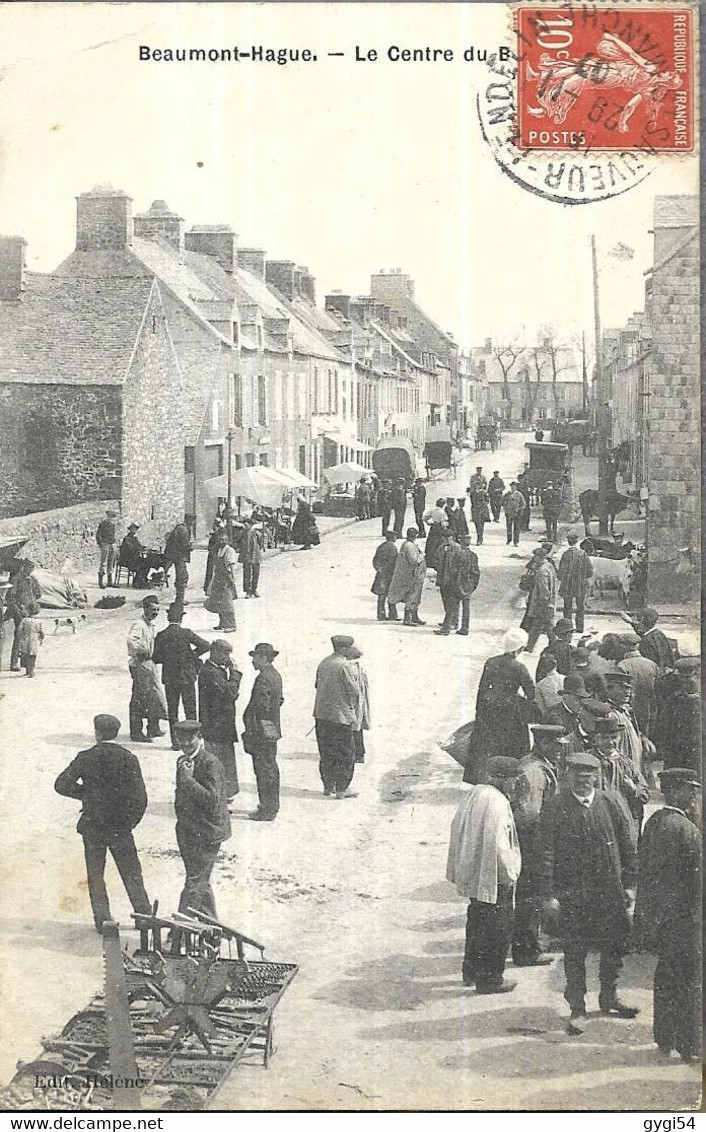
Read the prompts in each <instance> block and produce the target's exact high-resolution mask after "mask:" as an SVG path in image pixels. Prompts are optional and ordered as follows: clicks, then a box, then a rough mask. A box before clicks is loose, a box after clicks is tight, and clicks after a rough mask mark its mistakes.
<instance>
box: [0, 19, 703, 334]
mask: <svg viewBox="0 0 706 1132" xmlns="http://www.w3.org/2000/svg"><path fill="white" fill-rule="evenodd" d="M507 19H508V12H507V9H506V8H505V7H504V5H496V4H489V3H479V4H467V5H455V4H441V5H435V4H424V5H422V4H407V5H405V4H390V5H386V4H385V5H383V4H380V5H378V4H354V3H342V4H332V5H323V4H310V5H306V4H286V5H276V4H265V5H259V6H255V5H245V4H242V5H241V4H237V5H229V4H213V5H207V4H200V5H196V4H193V5H190V4H164V5H159V4H129V5H109V4H61V3H50V4H36V5H27V4H3V5H1V6H0V69H1V73H2V81H1V82H0V120H1V121H2V123H3V128H2V136H1V138H0V231H2V232H3V233H4V234H16V233H19V234H22V235H24V236H25V238H26V239H27V240H28V243H29V248H28V263H29V266H30V267H33V268H34V269H38V270H49V269H51V268H52V267H53V266H55V265H56V264H57V263H58V262H59V261H60V260H61V259H62V258H63V257H64V256H65V255H67V254H68V253H69V252H70V250H71V248H72V247H73V241H74V224H75V202H74V197H75V196H76V195H77V194H78V193H81V192H84V191H86V190H87V189H90V188H92V187H93V186H94V185H95V184H96V183H105V182H110V183H111V184H113V185H114V186H115V187H117V188H121V189H123V190H125V191H126V192H128V193H129V194H130V195H131V196H132V197H133V202H134V203H133V208H134V210H135V211H142V210H144V209H145V208H147V207H148V206H149V205H150V203H151V201H152V200H153V199H154V198H156V197H161V198H164V199H165V200H166V201H167V202H168V204H169V205H170V207H171V208H172V209H174V210H176V211H178V212H179V213H180V214H181V215H182V216H183V217H185V219H186V221H187V224H193V223H218V222H227V223H230V224H231V225H232V226H233V228H234V229H235V230H236V232H238V233H239V237H240V243H241V245H242V246H250V247H252V246H256V247H264V248H265V249H266V251H267V253H268V256H269V257H270V258H272V259H292V260H295V261H296V262H297V263H304V264H307V265H308V267H309V268H310V270H311V271H312V273H313V274H314V276H315V277H316V281H317V295H318V298H319V301H320V302H321V303H323V298H324V295H325V294H326V292H327V291H330V290H333V289H338V290H342V291H346V292H351V293H354V294H357V293H365V292H366V291H368V289H369V277H370V275H371V274H372V273H374V272H377V271H378V270H380V268H385V269H387V268H391V267H399V268H401V269H402V270H403V271H404V272H406V273H408V274H410V275H412V276H413V277H414V278H415V280H416V295H417V299H418V300H419V301H420V303H421V304H422V305H423V306H424V307H425V309H426V310H427V311H428V313H429V314H431V315H432V316H433V317H434V318H435V319H436V320H437V321H438V322H439V323H440V324H441V325H442V326H443V327H444V328H446V329H448V330H450V331H451V332H452V333H453V334H454V335H455V337H456V339H457V341H459V343H460V344H461V345H462V346H469V345H474V344H479V343H481V342H482V341H483V339H484V338H486V337H496V338H501V337H503V336H506V335H507V334H509V333H510V332H511V331H512V330H513V329H514V328H516V327H518V326H520V325H524V326H526V327H527V328H528V331H529V333H532V332H533V331H534V330H535V329H536V328H538V327H540V326H542V325H545V324H548V323H551V324H553V325H555V326H557V327H559V328H560V329H561V330H562V331H564V332H566V333H568V332H569V331H570V330H575V329H578V328H585V329H586V331H587V332H589V333H590V332H591V331H592V317H593V316H592V305H591V304H592V298H591V270H590V254H589V236H590V233H591V232H595V233H596V234H597V237H598V240H599V248H601V249H602V250H603V251H607V249H608V248H610V247H611V246H612V245H613V244H615V243H616V242H617V241H618V240H620V241H622V242H624V243H626V244H628V245H630V246H632V247H633V248H635V249H636V255H635V257H634V258H633V259H632V260H631V261H629V262H627V263H617V262H616V261H608V262H607V263H606V264H605V265H604V272H603V278H602V308H603V323H604V325H605V326H615V325H621V324H622V323H623V322H624V321H625V319H626V318H627V316H628V315H629V314H630V313H631V312H632V311H633V310H634V309H639V308H640V307H641V305H642V288H643V272H644V271H645V269H646V268H647V267H649V265H650V262H651V238H650V237H649V235H648V229H649V228H650V227H651V214H652V202H653V198H654V196H655V195H656V194H661V193H678V192H695V191H696V185H697V184H698V181H697V178H698V166H697V162H696V159H695V158H684V157H679V158H676V157H664V158H661V159H660V168H659V170H658V171H656V172H655V173H653V174H652V176H650V177H649V178H648V179H647V180H646V181H645V182H644V183H643V184H642V185H640V186H638V187H636V188H635V189H634V190H631V191H630V192H628V193H626V194H624V195H623V196H621V197H618V198H616V199H615V200H613V201H608V202H601V203H599V204H594V205H584V206H581V207H572V208H567V207H563V206H561V205H558V204H555V203H552V202H548V201H543V200H540V199H538V198H537V197H535V196H533V195H531V194H530V193H528V192H525V191H523V190H522V189H520V188H519V187H517V186H516V185H514V184H513V183H512V182H510V181H509V179H508V178H507V177H506V176H505V175H504V174H503V173H501V171H500V170H499V169H498V167H497V166H496V164H495V162H494V160H493V158H492V157H491V155H490V153H489V151H488V149H487V147H486V146H485V144H484V142H483V140H482V138H481V135H480V131H479V128H478V123H477V119H476V112H475V96H476V91H477V88H478V86H482V85H483V83H484V81H485V78H486V71H485V67H484V64H467V63H463V62H461V61H458V62H454V63H447V64H436V65H433V64H402V63H398V64H393V63H390V62H387V61H382V62H379V63H377V64H365V63H355V62H353V60H352V54H353V51H354V48H355V45H356V44H360V45H361V47H364V48H366V49H367V48H368V47H377V48H378V49H379V50H380V54H381V55H384V51H385V49H386V48H387V46H388V45H389V44H391V43H397V44H399V45H401V46H408V47H418V46H425V45H427V44H429V45H431V46H439V47H453V48H454V49H455V50H456V53H457V54H458V55H460V54H461V53H462V51H463V49H464V48H465V47H467V46H470V45H471V44H475V45H476V47H481V48H483V47H487V48H489V49H492V48H494V47H495V46H496V45H497V44H498V43H501V42H509V40H508V39H507V32H506V27H507ZM140 43H145V44H150V45H151V46H152V47H167V46H172V47H176V46H186V47H209V46H216V47H230V46H232V45H234V44H236V43H237V44H238V45H239V46H240V47H241V48H245V49H247V48H248V47H249V46H250V45H251V44H252V43H261V44H263V45H266V46H267V45H269V46H273V47H279V46H282V47H284V46H291V47H295V46H300V47H305V46H309V47H312V48H314V49H315V50H316V51H317V53H318V55H319V60H320V61H319V62H318V63H315V64H305V65H298V66H294V65H289V66H286V67H278V66H276V65H273V64H264V63H261V64H247V63H241V64H235V63H230V64H229V63H219V64H203V63H192V64H187V63H179V64H176V63H175V64H166V63H139V62H138V59H137V55H138V53H137V47H138V45H139V44H140ZM327 51H345V52H346V56H347V57H346V58H345V59H327V58H324V56H325V54H326V52H327ZM199 163H202V164H199Z"/></svg>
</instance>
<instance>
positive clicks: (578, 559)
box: [557, 535, 593, 633]
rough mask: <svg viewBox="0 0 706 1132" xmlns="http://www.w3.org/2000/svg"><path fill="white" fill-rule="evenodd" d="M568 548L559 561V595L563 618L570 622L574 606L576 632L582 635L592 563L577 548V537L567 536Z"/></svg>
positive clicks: (583, 552)
mask: <svg viewBox="0 0 706 1132" xmlns="http://www.w3.org/2000/svg"><path fill="white" fill-rule="evenodd" d="M566 537H567V539H568V543H569V546H568V548H567V549H566V550H565V551H564V553H563V554H562V556H561V558H560V559H559V566H558V568H557V575H558V577H559V594H560V595H561V597H563V599H564V617H565V618H566V619H567V621H571V618H572V617H573V610H574V606H576V632H577V633H583V629H584V615H585V608H586V591H587V590H588V579H589V578H590V577H591V575H592V574H593V563H592V562H591V559H590V557H589V555H588V554H586V552H585V550H582V549H581V547H580V546H577V545H576V544H577V542H578V535H567V536H566Z"/></svg>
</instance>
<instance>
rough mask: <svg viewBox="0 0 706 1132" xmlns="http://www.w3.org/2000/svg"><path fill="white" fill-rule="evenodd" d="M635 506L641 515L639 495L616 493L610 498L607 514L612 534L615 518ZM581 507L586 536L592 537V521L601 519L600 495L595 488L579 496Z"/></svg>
mask: <svg viewBox="0 0 706 1132" xmlns="http://www.w3.org/2000/svg"><path fill="white" fill-rule="evenodd" d="M631 504H634V505H635V506H636V507H637V512H638V515H639V513H640V499H639V496H637V495H621V494H620V492H618V491H614V492H613V493H612V494H611V495H609V496H608V501H607V507H606V510H607V514H608V526H609V530H610V533H611V534H612V533H613V527H614V525H615V517H616V515H619V514H620V512H621V511H625V510H626V509H627V508H628V507H630V506H631ZM579 507H580V508H581V518H582V519H583V526H584V530H585V532H586V536H587V537H588V538H590V536H591V519H598V518H600V510H599V508H600V495H599V493H598V491H596V489H595V488H593V487H589V488H586V490H585V491H582V492H581V494H580V495H579Z"/></svg>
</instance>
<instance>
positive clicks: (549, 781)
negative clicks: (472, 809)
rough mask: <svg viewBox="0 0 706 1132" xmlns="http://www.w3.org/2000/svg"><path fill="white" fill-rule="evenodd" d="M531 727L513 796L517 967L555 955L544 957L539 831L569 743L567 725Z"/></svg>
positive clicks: (544, 961) (540, 963)
mask: <svg viewBox="0 0 706 1132" xmlns="http://www.w3.org/2000/svg"><path fill="white" fill-rule="evenodd" d="M530 731H531V732H532V738H533V740H534V746H533V747H532V750H531V751H530V753H529V754H528V755H525V757H524V758H523V759H520V761H519V763H518V766H517V780H516V782H515V789H514V792H513V796H512V812H513V814H514V817H515V825H516V827H517V836H518V838H519V840H520V852H521V853H522V872H521V873H520V877H519V880H518V882H517V892H516V893H515V919H514V923H513V929H512V959H513V962H514V964H515V966H516V967H542V966H546V965H547V964H548V963H551V959H549V958H546V957H544V958H543V957H542V955H541V950H542V949H541V947H540V944H539V926H540V919H541V917H540V904H541V901H540V899H539V895H538V891H537V831H538V829H539V816H540V814H541V812H542V808H543V806H544V804H545V802H547V801H548V799H549V798H553V797H554V795H555V794H556V792H557V783H558V773H559V771H558V764H559V762H560V760H562V761H563V758H564V755H565V754H566V751H567V747H568V744H567V741H566V738H565V734H564V728H563V727H558V726H556V725H552V724H546V723H532V724H530Z"/></svg>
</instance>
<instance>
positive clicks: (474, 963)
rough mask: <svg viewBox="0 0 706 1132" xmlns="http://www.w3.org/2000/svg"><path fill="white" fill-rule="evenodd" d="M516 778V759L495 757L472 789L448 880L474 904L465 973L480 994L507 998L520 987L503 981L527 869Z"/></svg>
mask: <svg viewBox="0 0 706 1132" xmlns="http://www.w3.org/2000/svg"><path fill="white" fill-rule="evenodd" d="M516 777H517V762H516V760H515V759H508V758H504V757H503V756H501V755H496V756H495V757H493V758H491V759H490V760H489V761H488V765H487V769H486V773H485V775H484V779H483V782H482V783H480V784H478V785H476V786H473V787H472V788H471V790H469V792H468V794H467V795H466V797H465V798H463V800H462V801H461V803H460V805H459V807H458V809H457V811H456V814H455V816H454V819H453V821H452V823H451V840H450V843H449V854H448V860H447V864H446V879H447V880H449V881H451V883H452V884H454V885H455V886H456V891H457V892H458V893H459V895H460V896H463V897H464V898H465V899H466V900H468V914H467V919H466V947H465V951H464V955H463V965H462V968H461V974H462V978H463V982H464V985H465V986H467V987H470V986H473V985H474V984H475V988H476V991H477V992H478V994H507V993H508V992H509V991H512V990H514V989H515V987H516V986H517V983H515V982H511V981H506V980H505V979H504V977H503V975H504V971H505V960H506V957H507V952H508V947H509V945H510V937H511V935H512V904H513V899H512V898H513V889H514V886H515V882H516V881H517V878H518V876H519V875H520V869H521V867H522V858H521V855H520V845H519V841H518V839H517V830H516V829H515V821H514V819H513V816H512V809H511V808H510V802H509V800H508V799H509V798H510V796H511V795H512V792H513V789H514V784H515V779H516Z"/></svg>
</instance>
